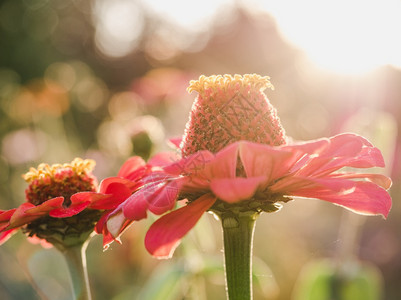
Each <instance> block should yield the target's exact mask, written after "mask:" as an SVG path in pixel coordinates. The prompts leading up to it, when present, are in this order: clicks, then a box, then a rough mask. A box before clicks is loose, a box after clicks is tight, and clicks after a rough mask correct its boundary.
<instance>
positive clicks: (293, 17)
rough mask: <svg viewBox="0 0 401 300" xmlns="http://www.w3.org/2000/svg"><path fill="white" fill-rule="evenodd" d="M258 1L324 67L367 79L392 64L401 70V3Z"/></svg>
mask: <svg viewBox="0 0 401 300" xmlns="http://www.w3.org/2000/svg"><path fill="white" fill-rule="evenodd" d="M256 1H257V4H258V8H259V9H261V10H263V11H265V12H268V13H270V14H271V15H272V16H273V17H274V18H275V19H276V21H277V25H278V28H279V30H280V32H281V33H282V35H283V36H284V37H285V38H286V39H287V40H288V41H289V42H290V43H292V44H294V45H295V46H297V47H299V48H301V49H302V50H304V51H305V53H306V54H307V56H308V57H309V59H310V60H311V61H313V62H314V63H315V64H316V65H318V66H319V67H321V68H325V69H328V70H330V71H333V72H338V73H343V74H361V73H364V72H368V71H371V70H373V69H375V68H377V67H380V66H383V65H388V64H391V65H393V66H395V67H401V57H400V53H401V39H399V36H401V18H400V17H399V16H400V15H401V1H397V0H381V1H379V0H372V1H363V0H352V1H347V0H338V1H319V0H305V1H292V0H282V1H271V0H268V1H264V0H256ZM248 6H249V5H248Z"/></svg>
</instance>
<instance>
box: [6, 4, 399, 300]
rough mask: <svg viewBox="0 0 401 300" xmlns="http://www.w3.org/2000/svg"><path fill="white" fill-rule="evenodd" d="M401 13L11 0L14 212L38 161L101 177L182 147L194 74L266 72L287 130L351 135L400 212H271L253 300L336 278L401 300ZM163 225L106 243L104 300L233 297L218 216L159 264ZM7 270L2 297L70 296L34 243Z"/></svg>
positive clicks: (98, 255) (297, 205) (283, 299)
mask: <svg viewBox="0 0 401 300" xmlns="http://www.w3.org/2000/svg"><path fill="white" fill-rule="evenodd" d="M400 15H401V2H400V1H398V0H381V1H379V0H377V1H373V0H372V1H356V0H351V1H345V0H339V1H317V0H304V1H289V0H285V1H262V0H251V1H246V0H236V1H234V0H203V1H192V0H186V1H178V0H166V1H157V0H2V1H0V205H1V209H3V210H5V209H10V208H13V207H16V206H17V205H19V204H21V203H22V202H23V201H24V189H25V188H26V183H25V182H24V181H23V179H22V178H21V174H23V173H25V172H26V171H27V170H28V169H29V167H31V166H37V165H38V164H39V163H40V162H47V163H50V164H51V163H57V162H60V163H62V162H68V161H71V160H72V159H73V158H74V157H76V156H79V157H84V158H93V159H95V160H96V161H97V166H96V169H95V175H96V176H97V177H98V178H99V180H101V179H102V178H105V177H108V176H113V175H115V174H116V172H117V171H118V169H119V167H120V166H121V164H122V163H123V162H124V160H125V159H127V158H128V157H129V156H131V155H140V156H142V157H144V158H145V159H147V158H148V157H149V156H150V155H152V153H155V152H157V151H160V150H166V149H169V148H168V144H167V140H168V139H169V138H173V137H179V136H180V135H182V133H183V129H184V126H185V123H186V121H187V117H188V112H189V110H190V107H191V103H192V101H193V99H194V97H195V95H189V94H188V93H187V92H186V87H187V86H188V82H189V80H191V79H197V78H198V77H199V75H201V74H205V75H212V74H225V73H229V74H235V73H239V74H244V73H258V74H261V75H268V76H270V77H271V80H272V83H273V84H274V86H275V90H274V91H270V90H269V91H266V93H267V95H268V97H269V99H270V101H271V102H272V104H273V105H274V106H275V107H276V108H277V110H278V113H279V116H280V118H281V121H282V123H283V125H284V127H285V128H286V131H287V134H288V135H289V136H291V137H293V138H294V139H297V140H308V139H315V138H319V137H323V136H331V135H334V134H337V133H340V132H344V131H353V132H357V133H360V134H362V135H364V136H366V137H368V138H369V139H370V140H371V141H372V142H373V143H374V144H375V145H376V146H378V147H379V148H380V149H381V150H382V152H383V154H384V155H385V159H386V163H387V166H386V169H385V170H384V172H385V173H386V174H387V175H390V176H391V177H392V179H393V186H392V188H391V195H392V197H393V208H392V211H391V213H390V215H389V217H388V219H387V220H384V219H383V218H381V217H364V216H357V215H351V214H350V213H348V212H347V211H345V210H343V209H341V208H339V207H336V206H334V205H330V204H328V203H323V202H322V201H316V200H304V199H302V200H301V199H296V200H295V201H292V202H289V203H287V204H285V206H284V207H283V209H282V210H281V211H280V212H278V213H274V214H270V215H267V214H265V215H262V216H261V217H260V218H259V220H258V223H257V227H256V232H255V246H254V255H255V258H254V279H255V287H254V293H255V299H256V300H258V299H276V300H288V299H295V300H302V299H319V300H322V299H323V300H324V296H316V295H319V292H316V289H315V290H314V291H315V292H316V293H317V294H316V293H315V292H311V286H313V285H315V286H317V290H319V289H320V292H322V291H324V290H325V289H326V290H327V288H328V286H331V285H330V284H328V282H329V281H330V280H331V281H330V282H333V278H337V279H338V278H342V281H341V280H340V281H338V280H337V281H335V280H334V281H335V282H337V283H338V282H340V284H341V282H343V283H344V282H345V285H347V287H345V289H348V290H347V291H346V292H345V293H348V294H349V295H351V296H349V297H351V298H348V299H353V300H358V299H363V300H366V299H386V300H398V299H401V290H400V289H401V288H400V284H401V205H400V203H399V198H400V175H401V168H400V164H401V161H400V149H401V148H400V138H399V134H398V132H399V130H400V125H401V123H400V118H401V71H400V70H401V69H400V68H401V42H400V39H399V37H400V36H401V19H400V18H399V16H400ZM151 221H152V220H145V221H141V222H138V223H136V224H134V225H133V226H132V227H131V228H130V229H129V230H127V231H126V233H125V234H124V235H123V238H122V240H123V244H122V245H119V244H114V245H112V247H111V249H110V250H108V251H106V252H103V251H102V246H101V244H102V241H101V237H100V236H96V237H94V238H93V239H92V241H91V243H90V245H89V248H88V252H87V253H88V268H89V273H90V277H91V285H92V289H93V294H94V299H98V300H102V299H105V300H106V299H113V300H124V299H141V300H142V299H200V300H203V299H224V297H225V294H224V276H223V257H222V253H221V249H222V245H221V244H222V243H221V238H222V237H221V231H220V228H219V222H217V221H216V220H214V219H213V217H212V216H209V215H205V216H204V218H203V219H202V220H201V222H200V223H199V224H198V225H197V227H196V229H195V230H193V231H192V232H191V233H190V234H189V235H188V236H187V237H186V238H185V239H184V242H183V244H182V245H181V246H180V247H179V248H178V249H177V251H176V254H175V256H174V258H173V259H171V260H168V261H159V260H156V259H154V258H152V257H151V256H150V255H149V254H148V253H147V252H146V251H145V250H144V246H143V238H144V234H145V232H146V229H147V228H148V227H149V225H150V224H151ZM0 266H1V271H0V298H1V299H4V300H9V299H13V300H14V299H70V298H71V288H70V283H69V279H68V276H67V274H66V266H65V263H64V261H63V258H62V256H61V255H60V254H59V253H58V252H57V251H55V250H52V249H50V250H49V249H46V250H45V249H43V248H41V247H40V246H39V245H32V244H30V243H29V242H27V241H26V239H25V237H24V236H23V234H22V233H18V234H16V235H15V236H14V237H13V238H12V239H10V240H9V241H8V242H7V243H6V244H4V245H3V246H1V247H0ZM333 274H334V275H333ZM335 274H337V275H338V274H340V277H338V276H337V275H335ZM333 276H334V277H333ZM336 276H337V277H336ZM316 282H317V283H316ZM343 287H344V285H343ZM358 287H362V290H365V291H368V295H365V296H356V295H358V292H355V290H358ZM313 293H315V294H313ZM322 293H323V294H324V292H322ZM352 293H356V294H352ZM312 294H313V295H312ZM323 294H321V295H323ZM352 295H354V296H352ZM314 297H315V298H314ZM316 297H317V298H316ZM319 297H320V298H319ZM339 299H340V298H339Z"/></svg>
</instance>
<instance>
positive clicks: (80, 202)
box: [0, 158, 133, 248]
mask: <svg viewBox="0 0 401 300" xmlns="http://www.w3.org/2000/svg"><path fill="white" fill-rule="evenodd" d="M94 166H95V162H94V161H93V160H89V159H86V160H82V159H80V158H76V159H74V160H73V161H72V162H71V163H69V164H54V165H51V166H50V165H48V164H40V165H39V166H38V168H36V169H35V168H31V169H30V170H29V172H27V173H26V174H25V175H23V177H24V179H25V180H26V181H27V182H28V183H29V186H28V187H27V189H26V190H25V195H26V202H25V203H23V204H21V205H20V206H19V207H18V208H16V209H11V210H8V211H0V243H3V242H5V241H6V240H7V239H8V238H9V237H10V236H11V235H12V234H13V233H14V232H16V231H17V230H18V229H19V228H22V231H23V232H24V233H26V234H27V236H28V237H30V238H33V239H34V240H38V239H40V240H41V241H42V242H44V241H46V242H47V243H50V244H52V245H54V246H56V247H58V248H65V247H70V246H74V245H77V244H81V243H83V242H84V241H86V240H87V239H88V237H89V235H90V234H91V233H92V232H93V230H94V226H95V224H96V223H97V222H98V220H99V219H100V218H101V216H102V215H103V214H104V213H105V212H106V211H108V210H110V209H114V208H115V207H116V206H118V204H120V203H121V202H122V201H123V200H124V199H126V198H127V197H128V195H130V194H131V192H132V190H133V183H132V182H131V181H130V180H127V179H124V178H117V177H116V178H109V179H106V180H104V181H102V183H101V184H100V187H99V188H98V184H97V179H96V178H95V177H94V176H93V174H92V170H93V167H94ZM98 190H99V191H98Z"/></svg>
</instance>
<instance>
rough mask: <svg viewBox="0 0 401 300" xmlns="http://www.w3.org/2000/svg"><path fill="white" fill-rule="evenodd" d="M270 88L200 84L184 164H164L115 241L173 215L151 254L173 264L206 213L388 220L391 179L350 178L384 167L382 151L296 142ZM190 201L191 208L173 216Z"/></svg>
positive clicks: (151, 242) (129, 207)
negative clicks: (316, 213)
mask: <svg viewBox="0 0 401 300" xmlns="http://www.w3.org/2000/svg"><path fill="white" fill-rule="evenodd" d="M268 86H270V83H269V81H268V79H267V78H266V77H260V76H258V75H244V76H240V75H235V76H229V75H225V76H211V77H204V76H201V77H200V79H199V81H195V82H191V86H190V88H189V90H190V91H191V90H195V91H197V92H198V93H199V95H198V97H197V98H196V100H195V103H194V105H193V109H192V111H191V113H190V118H189V121H188V123H187V127H186V131H185V134H184V138H183V140H182V142H181V144H180V147H181V152H182V158H181V159H178V160H176V161H174V162H170V163H168V162H163V163H161V165H160V168H161V171H159V175H158V176H153V177H152V176H151V177H150V179H149V180H147V182H146V184H145V185H144V186H143V187H142V188H141V189H139V190H138V191H137V192H136V193H134V194H133V195H132V196H131V197H130V198H128V199H127V200H126V201H125V202H123V203H122V204H121V205H120V206H119V216H120V218H118V220H117V219H115V218H111V219H109V221H108V223H107V227H108V228H109V229H110V233H111V234H112V236H114V237H115V238H118V237H119V235H120V234H121V233H122V229H125V228H126V226H125V227H123V226H121V224H127V222H132V221H135V220H140V219H142V218H145V217H146V212H147V211H148V210H150V211H151V212H153V213H155V214H159V215H162V214H164V215H163V216H162V217H161V218H159V219H158V220H157V221H156V222H155V223H153V224H152V226H151V227H150V229H149V231H148V232H147V235H146V238H145V246H146V248H147V249H148V251H149V252H150V253H151V254H152V255H154V256H156V257H159V258H165V257H170V256H171V255H172V253H173V252H174V249H175V248H176V247H177V245H178V244H179V242H180V240H181V238H182V237H183V236H184V235H185V234H186V233H187V232H188V231H189V230H190V229H191V228H192V227H193V226H194V225H195V224H196V223H197V221H198V220H199V218H200V217H201V216H202V215H203V213H204V212H206V211H212V212H214V213H215V214H217V215H218V216H226V215H232V216H233V218H232V219H230V218H229V219H228V220H233V221H234V223H235V218H236V217H238V216H241V215H242V214H251V215H255V216H256V215H258V214H260V213H261V212H273V211H276V210H278V209H279V208H280V204H279V202H287V201H289V200H291V199H292V198H293V197H305V198H316V199H320V200H324V201H328V202H332V203H334V204H337V205H340V206H343V207H345V208H347V209H350V210H352V211H354V212H356V213H360V214H367V215H377V214H379V215H383V216H385V217H386V216H387V215H388V212H389V210H390V208H391V198H390V196H389V194H388V192H387V191H386V190H387V189H388V188H389V187H390V186H391V180H390V178H388V177H386V176H384V175H381V174H371V173H359V172H355V171H350V170H348V169H347V170H344V169H343V168H344V167H351V168H360V169H364V168H371V167H384V161H383V157H382V155H381V153H380V151H379V150H378V149H377V148H375V147H374V146H373V145H372V144H371V143H370V142H369V141H367V140H366V139H365V138H363V137H361V136H359V135H356V134H351V133H346V134H340V135H336V136H334V137H330V138H322V139H318V140H312V141H307V142H300V143H294V142H292V143H289V142H288V140H287V138H286V136H285V134H284V130H283V129H282V126H281V125H280V122H279V119H278V117H277V114H276V110H275V109H274V108H273V107H272V106H271V104H270V103H269V102H268V100H267V98H266V96H265V95H264V94H263V93H262V92H261V90H262V89H263V88H265V87H268ZM253 107H256V108H257V109H255V110H253ZM228 112H233V113H228ZM160 174H163V176H160ZM184 199H186V201H187V203H186V205H184V206H182V207H180V208H178V209H176V210H173V211H171V212H168V211H170V210H172V209H173V208H174V206H175V204H176V201H177V200H184ZM166 212H168V213H167V214H165V213H166ZM225 219H227V218H225Z"/></svg>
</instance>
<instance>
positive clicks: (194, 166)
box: [163, 150, 214, 175]
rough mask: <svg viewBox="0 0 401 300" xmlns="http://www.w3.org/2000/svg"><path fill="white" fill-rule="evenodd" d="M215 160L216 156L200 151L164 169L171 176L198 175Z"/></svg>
mask: <svg viewBox="0 0 401 300" xmlns="http://www.w3.org/2000/svg"><path fill="white" fill-rule="evenodd" d="M213 159H214V154H213V153H211V152H209V151H206V150H204V151H198V152H196V153H194V154H192V155H190V156H188V157H185V158H182V159H180V160H178V161H176V162H174V163H172V164H170V165H168V166H165V167H164V168H163V169H164V171H165V172H167V173H168V174H171V175H191V174H192V175H197V174H199V173H200V172H203V170H204V169H205V166H206V164H208V163H210V162H211V161H212V160H213Z"/></svg>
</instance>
